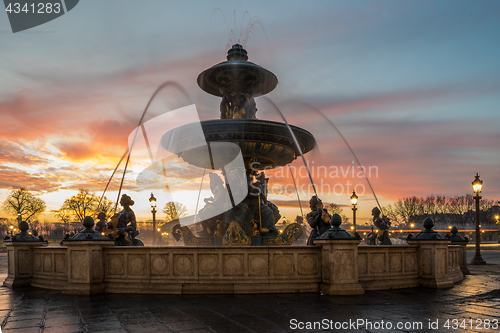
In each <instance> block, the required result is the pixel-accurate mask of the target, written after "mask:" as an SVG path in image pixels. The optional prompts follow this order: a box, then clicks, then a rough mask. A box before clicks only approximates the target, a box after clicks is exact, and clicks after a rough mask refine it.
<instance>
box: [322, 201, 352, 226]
mask: <svg viewBox="0 0 500 333" xmlns="http://www.w3.org/2000/svg"><path fill="white" fill-rule="evenodd" d="M325 208H326V210H327V211H328V214H330V215H332V216H333V214H339V215H340V217H341V218H342V223H346V224H347V223H349V218H348V217H347V215H345V214H344V210H343V209H342V208H340V207H339V205H337V204H336V203H330V204H327V205H326V207H325Z"/></svg>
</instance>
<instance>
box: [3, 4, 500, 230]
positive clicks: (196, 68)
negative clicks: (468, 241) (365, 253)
mask: <svg viewBox="0 0 500 333" xmlns="http://www.w3.org/2000/svg"><path fill="white" fill-rule="evenodd" d="M246 11H247V12H246ZM249 23H253V26H252V28H251V33H250V35H249V38H248V39H246V38H244V37H245V36H242V37H239V36H240V33H241V32H244V31H246V29H247V27H248V24H249ZM231 31H235V32H236V33H231ZM499 31H500V2H498V1H475V2H471V1H421V0H419V1H399V0H397V1H312V2H307V1H272V2H270V1H251V2H244V3H239V2H238V3H236V2H234V1H221V2H217V1H203V2H192V1H183V2H180V1H178V2H174V1H162V0H158V1H153V0H145V1H128V0H115V1H113V0H106V1H98V0H90V1H80V2H79V4H78V5H77V6H76V7H75V8H74V9H73V10H71V11H70V12H68V13H67V14H65V15H63V16H61V17H59V18H58V19H55V20H53V21H51V22H48V23H46V24H43V25H40V26H38V27H35V28H32V29H29V30H26V31H23V32H19V33H15V34H14V33H12V31H11V28H10V25H9V21H8V18H7V14H6V13H5V12H3V11H2V12H1V13H0V115H1V119H0V202H3V201H4V200H5V199H6V197H7V195H8V192H9V189H10V188H12V187H13V186H22V187H26V188H28V189H29V190H33V191H36V192H37V194H39V195H41V198H42V199H44V200H45V201H46V202H47V212H49V211H50V210H51V209H57V208H60V206H61V205H62V203H63V201H64V198H67V197H69V196H71V195H74V194H76V193H77V191H78V189H79V188H86V189H90V190H91V191H93V192H96V194H97V195H101V194H102V191H103V189H104V187H105V185H106V182H107V181H108V178H109V177H110V175H111V172H112V171H113V169H114V168H115V166H116V163H117V162H118V161H119V159H120V157H121V156H122V155H123V153H124V152H125V150H126V149H127V140H128V136H129V135H130V133H131V132H132V131H133V129H134V128H136V126H137V125H138V122H139V119H140V116H141V114H142V112H143V110H144V108H145V106H146V104H147V102H148V100H149V99H150V97H151V95H152V94H153V93H154V91H155V90H156V88H157V87H158V86H159V85H160V84H162V83H163V82H165V81H172V82H175V83H176V84H177V85H179V86H180V87H182V89H183V90H184V91H185V92H186V93H184V92H183V91H182V90H180V89H178V88H176V87H175V86H174V85H172V86H170V87H167V88H166V89H165V90H164V91H163V92H162V93H161V94H160V95H159V96H158V98H157V99H156V100H155V102H154V103H153V104H152V107H151V109H150V110H149V111H148V113H147V114H146V118H145V120H146V121H147V120H149V119H152V118H154V117H156V116H159V115H162V114H163V113H164V112H166V111H171V110H175V109H177V108H180V107H184V106H188V105H191V104H194V105H196V108H197V110H198V114H199V117H200V119H201V120H206V119H216V118H218V117H219V103H220V98H218V97H215V96H211V95H208V94H206V93H205V92H203V91H202V90H201V89H200V88H199V87H198V86H197V83H196V78H197V76H198V74H199V73H200V72H202V71H203V70H205V69H207V68H209V67H211V66H213V65H214V64H217V63H219V62H222V61H224V60H225V56H226V52H227V50H228V48H229V47H230V45H231V44H233V43H235V42H237V41H238V38H241V40H240V43H243V44H244V46H245V48H246V50H247V51H248V55H249V61H252V62H254V63H258V64H259V65H261V66H263V67H265V68H267V69H269V70H270V71H272V72H273V73H275V74H276V76H277V77H278V80H279V84H278V87H277V88H276V89H275V90H274V91H273V92H271V93H270V94H268V95H267V97H269V98H270V99H271V100H272V101H273V102H274V103H276V104H277V105H278V106H279V108H280V110H281V111H282V112H283V113H284V115H285V117H286V118H287V120H288V122H289V123H290V124H294V125H297V126H300V127H303V128H305V129H307V130H309V131H310V132H311V133H313V134H314V135H315V137H316V139H317V142H318V146H317V148H315V149H314V150H313V151H312V152H310V153H309V154H307V155H306V157H307V159H308V161H309V165H310V166H311V167H312V169H313V170H314V167H316V174H315V175H313V179H314V181H315V183H316V184H317V186H318V187H319V188H322V191H320V196H321V197H322V198H323V200H324V201H328V202H336V203H338V204H341V205H347V204H349V195H350V192H351V191H352V186H354V185H358V187H357V192H360V199H359V209H360V210H359V215H360V219H361V222H363V223H364V222H366V221H368V219H369V218H370V213H369V212H370V210H371V208H373V207H374V206H375V205H376V203H375V199H374V196H373V195H372V194H371V191H370V190H369V188H368V185H367V182H366V180H364V178H362V177H358V171H359V169H357V168H356V169H354V170H355V173H354V176H353V174H352V170H353V169H352V168H355V167H357V164H356V163H353V161H354V158H353V156H352V154H351V153H350V151H349V149H348V148H347V146H346V145H345V143H344V142H343V141H342V139H341V137H340V136H339V134H338V133H337V132H336V131H335V129H334V128H333V127H332V126H331V125H330V124H328V123H327V122H326V121H325V120H324V119H323V118H322V117H321V116H320V114H319V113H318V112H317V111H320V112H321V113H322V114H324V115H325V116H326V117H328V119H329V120H330V121H331V122H333V123H334V124H335V125H336V126H337V128H338V129H339V130H340V132H341V133H342V134H343V136H344V137H345V139H346V140H347V141H348V142H349V144H350V145H351V147H352V149H353V150H354V152H355V153H356V155H357V158H358V159H359V161H360V163H361V164H362V165H363V166H365V168H366V171H367V173H368V170H370V171H371V174H370V175H369V176H370V181H371V183H372V185H373V188H374V190H375V193H376V194H377V196H378V198H379V200H380V203H381V204H382V206H385V205H387V204H389V203H391V202H392V201H394V200H397V199H398V198H401V197H405V196H412V195H417V196H426V195H429V194H435V195H438V194H439V195H449V196H455V195H464V194H467V193H471V191H472V186H471V182H472V180H473V179H474V175H475V174H476V172H478V173H479V174H480V176H481V179H482V180H483V181H484V186H483V197H484V198H487V199H492V200H500V61H499V59H500V34H499V33H498V32H499ZM256 102H257V108H258V109H259V111H258V113H257V117H258V118H259V119H269V120H276V121H279V120H280V117H279V114H278V112H277V111H276V110H275V109H273V107H272V106H271V104H270V103H269V102H268V101H266V100H265V99H264V98H261V97H260V98H257V99H256ZM166 162H170V163H171V164H168V163H167V168H170V170H171V171H172V170H174V169H175V168H176V167H177V164H176V163H175V161H173V160H167V161H166ZM147 165H148V164H147V162H145V161H138V160H133V162H132V165H131V169H130V170H131V172H130V173H129V174H127V176H126V177H125V189H124V192H125V193H127V194H129V195H130V196H131V197H132V198H133V199H134V200H135V202H136V204H135V206H134V207H133V208H134V210H135V212H136V214H137V215H138V218H139V219H147V218H149V217H150V213H149V211H150V208H149V201H148V198H149V195H150V193H151V192H154V193H155V196H156V197H157V198H158V206H161V207H162V206H163V205H164V204H165V202H166V201H167V200H168V198H169V196H168V194H167V193H165V184H164V183H161V184H160V183H159V184H158V185H157V186H152V187H150V188H147V187H144V186H143V187H141V186H138V185H137V184H136V182H135V179H136V177H137V175H138V174H139V173H140V172H141V171H142V170H143V169H144V168H145V167H147ZM301 165H302V162H301V161H299V160H296V161H295V162H294V163H293V166H294V167H295V170H296V171H297V173H299V170H300V166H301ZM321 166H323V167H326V168H323V169H321V168H320V167H321ZM325 169H326V170H328V173H325V171H324V170H325ZM120 170H121V171H122V172H123V169H120ZM179 170H180V169H179ZM179 170H177V171H178V172H176V173H171V174H175V177H176V179H175V180H174V179H172V180H168V181H167V182H170V184H173V183H175V184H184V185H182V186H179V187H178V189H177V192H178V193H177V194H178V195H177V196H176V198H179V200H178V201H182V203H184V204H185V205H186V206H188V208H189V209H190V210H194V209H195V206H196V200H197V195H198V194H197V193H198V192H197V189H198V188H199V179H201V178H200V176H199V175H198V176H197V177H198V178H196V177H194V176H193V177H191V176H189V177H188V175H192V173H189V172H187V171H189V170H190V169H189V168H187V167H186V169H182V170H181V171H179ZM186 170H187V171H186ZM321 170H322V171H321ZM285 171H286V169H285V170H275V171H274V172H270V173H269V176H271V177H270V178H271V179H270V184H274V185H276V189H279V188H278V185H281V186H285V185H287V184H290V183H291V178H290V175H289V174H286V172H285ZM335 172H336V173H335ZM335 175H337V176H335ZM295 176H296V177H298V178H299V179H298V183H299V186H300V185H301V184H304V185H305V186H306V187H307V185H308V184H309V181H308V179H307V177H306V175H305V174H304V173H302V174H300V175H299V174H296V175H295ZM205 177H207V176H205ZM119 181H120V176H117V177H115V178H114V181H113V182H112V184H111V185H110V189H109V191H108V193H106V196H107V197H108V198H110V199H113V200H116V195H117V192H116V190H117V188H118V185H119ZM183 181H184V182H183ZM205 181H206V178H205ZM347 182H349V183H350V184H352V185H350V186H351V187H350V188H349V189H348V186H347ZM321 184H323V185H321ZM325 184H327V185H328V186H326V185H325ZM321 186H323V187H321ZM334 186H337V187H334ZM363 188H364V189H365V190H364V191H363V190H362V189H363ZM203 189H204V191H203V194H202V197H201V198H204V197H207V196H209V195H210V193H209V192H208V187H207V184H205V185H204V187H203ZM329 189H330V190H329ZM334 192H337V193H334ZM299 194H300V198H301V200H302V206H303V207H305V208H304V209H305V210H306V207H308V203H307V201H308V200H309V198H310V196H311V192H310V191H309V192H307V191H306V190H303V191H301V192H300V193H299ZM270 198H271V200H275V201H277V202H281V203H282V205H283V208H282V215H286V216H287V218H293V217H294V216H295V215H297V213H300V212H299V211H298V209H297V208H285V206H294V205H295V206H296V203H294V201H296V193H295V191H294V190H293V191H292V190H290V188H288V191H287V192H279V191H278V190H277V191H276V192H275V193H272V194H271V196H270ZM202 203H203V200H202V199H200V207H201V205H202ZM344 211H345V212H346V213H347V215H349V216H350V209H348V208H347V209H344ZM304 213H306V211H304ZM0 216H6V215H5V212H3V211H1V212H0ZM159 218H160V219H163V218H164V214H163V213H161V214H160V215H159ZM40 220H41V221H44V220H46V221H53V220H55V219H54V217H53V216H52V215H51V214H50V213H46V214H45V215H42V216H41V217H40Z"/></svg>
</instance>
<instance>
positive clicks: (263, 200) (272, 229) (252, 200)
mask: <svg viewBox="0 0 500 333" xmlns="http://www.w3.org/2000/svg"><path fill="white" fill-rule="evenodd" d="M255 179H256V181H255V182H254V183H250V188H249V191H248V192H249V207H250V209H251V211H252V212H254V213H253V219H255V220H257V221H258V222H259V225H260V227H259V232H260V233H261V234H267V233H275V234H277V233H278V230H277V229H276V226H275V225H276V223H277V222H278V221H279V219H280V218H281V215H280V212H279V209H278V207H277V206H276V205H275V204H273V203H272V202H270V201H268V200H267V183H268V181H269V178H266V175H265V174H264V172H260V173H258V174H257V176H256V177H255Z"/></svg>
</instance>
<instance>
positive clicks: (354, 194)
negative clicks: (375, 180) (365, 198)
mask: <svg viewBox="0 0 500 333" xmlns="http://www.w3.org/2000/svg"><path fill="white" fill-rule="evenodd" d="M351 204H352V226H353V228H352V232H356V210H358V209H357V208H356V205H357V204H358V196H357V195H356V192H354V190H352V195H351Z"/></svg>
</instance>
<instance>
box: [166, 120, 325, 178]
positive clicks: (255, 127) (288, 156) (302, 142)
mask: <svg viewBox="0 0 500 333" xmlns="http://www.w3.org/2000/svg"><path fill="white" fill-rule="evenodd" d="M199 128H200V123H191V124H187V125H183V126H180V127H177V128H175V129H173V130H171V131H168V132H167V133H165V134H164V135H163V137H162V140H161V144H162V146H163V148H165V149H167V150H168V151H170V152H172V153H175V154H176V155H177V156H179V157H180V158H182V159H183V160H184V161H185V162H187V163H189V164H191V165H194V166H197V167H201V168H205V169H213V170H216V169H220V168H221V167H223V166H225V165H227V164H228V163H230V162H231V161H233V160H234V159H235V158H236V156H238V154H239V153H240V152H241V154H242V156H243V160H244V163H245V168H246V169H247V170H248V169H250V168H251V169H254V170H264V169H273V168H277V167H281V166H285V165H287V164H289V163H291V162H292V161H293V160H295V159H296V158H297V157H298V156H300V152H299V149H298V148H300V151H301V152H302V154H305V153H307V152H309V151H310V150H311V149H313V148H314V146H315V144H316V141H315V139H314V136H313V135H312V134H311V133H309V132H308V131H306V130H305V129H302V128H300V127H297V126H293V125H290V129H291V130H292V131H293V134H294V136H295V138H296V140H297V143H298V147H297V143H296V142H295V140H294V138H293V136H292V134H291V132H290V129H289V128H288V126H287V125H286V124H284V123H279V122H274V121H267V120H258V119H216V120H206V121H202V122H201V129H202V131H203V134H200V130H199ZM201 135H203V136H204V140H205V141H206V142H207V143H208V145H205V144H203V145H200V142H203V141H202V139H203V138H200V136H201Z"/></svg>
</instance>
